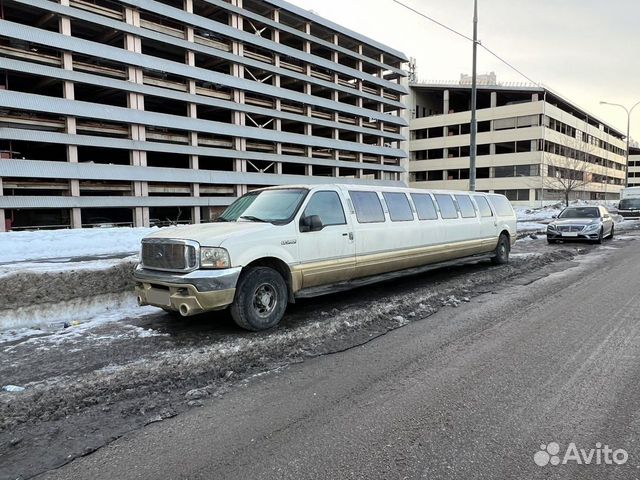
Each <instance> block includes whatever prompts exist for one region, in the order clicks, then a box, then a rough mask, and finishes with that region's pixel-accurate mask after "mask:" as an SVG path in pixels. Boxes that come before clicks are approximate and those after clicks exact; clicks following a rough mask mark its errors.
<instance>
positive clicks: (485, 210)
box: [473, 195, 493, 217]
mask: <svg viewBox="0 0 640 480" xmlns="http://www.w3.org/2000/svg"><path fill="white" fill-rule="evenodd" d="M473 198H474V200H475V201H476V203H477V204H478V208H479V209H480V216H482V217H493V212H492V211H491V207H490V206H489V202H487V199H486V198H485V197H481V196H480V195H474V196H473Z"/></svg>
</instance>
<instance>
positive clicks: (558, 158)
mask: <svg viewBox="0 0 640 480" xmlns="http://www.w3.org/2000/svg"><path fill="white" fill-rule="evenodd" d="M549 150H550V151H548V152H546V153H545V154H544V156H545V160H546V161H545V163H546V165H547V175H546V176H543V177H542V178H543V185H544V187H545V188H546V189H550V190H558V191H560V192H561V193H562V196H563V198H564V203H565V205H566V206H568V205H569V198H570V197H571V194H572V193H573V192H577V191H580V190H583V189H584V187H585V186H586V185H587V184H589V183H592V182H594V181H596V179H595V174H594V166H595V165H594V164H593V163H592V162H593V161H594V159H595V157H594V156H593V155H592V154H591V152H592V151H593V147H592V146H591V145H589V144H585V143H584V142H582V141H580V140H578V139H575V138H572V137H567V139H566V140H565V141H563V144H557V143H550V144H549ZM542 173H543V174H544V172H542Z"/></svg>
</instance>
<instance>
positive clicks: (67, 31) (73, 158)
mask: <svg viewBox="0 0 640 480" xmlns="http://www.w3.org/2000/svg"><path fill="white" fill-rule="evenodd" d="M60 4H61V5H66V6H68V5H69V0H60ZM58 28H59V30H60V33H61V34H62V35H66V36H68V37H70V36H71V20H70V19H69V17H60V21H59V23H58ZM62 68H63V69H65V70H73V56H72V55H71V53H69V52H63V53H62ZM62 95H63V97H64V98H65V99H67V100H74V98H75V92H74V85H73V82H69V81H64V82H63V84H62ZM65 132H66V133H69V134H71V135H74V134H75V133H76V119H75V118H74V117H66V118H65ZM67 161H68V162H70V163H78V147H77V146H76V145H67ZM69 195H70V196H72V197H79V196H80V181H79V180H76V179H74V180H69ZM70 214H71V215H70V217H71V228H82V215H81V213H80V209H79V208H72V209H71V211H70ZM3 224H4V222H3Z"/></svg>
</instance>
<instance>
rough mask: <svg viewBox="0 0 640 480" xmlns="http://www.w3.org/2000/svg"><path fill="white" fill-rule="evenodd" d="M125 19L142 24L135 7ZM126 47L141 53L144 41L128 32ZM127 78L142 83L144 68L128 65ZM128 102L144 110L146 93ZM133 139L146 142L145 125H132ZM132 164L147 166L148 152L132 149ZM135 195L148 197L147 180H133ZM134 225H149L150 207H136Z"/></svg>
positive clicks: (131, 134)
mask: <svg viewBox="0 0 640 480" xmlns="http://www.w3.org/2000/svg"><path fill="white" fill-rule="evenodd" d="M125 21H126V23H128V24H130V25H134V26H136V27H139V26H140V12H138V11H137V10H135V9H133V8H125ZM124 44H125V49H126V50H128V51H130V52H136V53H141V52H142V42H141V40H140V38H139V37H136V36H135V35H131V34H126V35H125V38H124ZM127 80H128V81H130V82H133V83H138V84H142V83H143V75H142V69H141V68H139V67H127ZM127 104H128V107H129V108H131V109H132V110H144V95H142V94H139V93H128V94H127ZM129 130H130V132H129V133H130V137H131V140H139V141H142V142H144V141H145V140H146V129H145V127H144V125H131V126H130V128H129ZM130 163H131V165H135V166H141V167H145V166H146V165H147V152H146V151H143V150H131V153H130ZM133 195H134V196H135V197H147V196H149V185H148V183H147V182H133ZM133 226H134V227H148V226H149V207H135V208H134V212H133Z"/></svg>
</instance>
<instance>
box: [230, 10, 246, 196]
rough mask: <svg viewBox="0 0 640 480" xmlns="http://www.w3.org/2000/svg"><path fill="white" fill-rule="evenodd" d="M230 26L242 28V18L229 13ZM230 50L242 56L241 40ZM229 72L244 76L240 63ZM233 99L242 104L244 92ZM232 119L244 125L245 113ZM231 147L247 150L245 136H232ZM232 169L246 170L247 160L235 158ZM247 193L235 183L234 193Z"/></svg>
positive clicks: (236, 93)
mask: <svg viewBox="0 0 640 480" xmlns="http://www.w3.org/2000/svg"><path fill="white" fill-rule="evenodd" d="M231 4H232V5H235V6H237V7H242V0H232V1H231ZM231 26H232V27H234V28H237V29H238V30H242V28H243V18H242V17H241V16H240V15H231ZM231 51H232V53H233V54H234V55H238V56H242V55H243V51H244V47H243V44H242V43H241V42H237V41H234V42H233V43H232V45H231ZM231 74H232V75H233V76H234V77H238V78H244V67H243V66H242V65H238V64H233V65H232V67H231ZM233 101H234V102H236V103H240V104H243V103H244V92H243V91H242V90H234V91H233ZM232 120H233V124H234V125H245V124H246V119H245V115H244V113H242V112H237V111H236V112H233V115H232ZM233 148H234V150H237V151H239V152H244V151H246V150H247V140H246V139H245V138H234V139H233ZM234 171H236V172H246V171H247V161H246V160H243V159H236V160H235V162H234ZM245 193H247V186H246V185H236V195H237V196H241V195H244V194H245Z"/></svg>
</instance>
